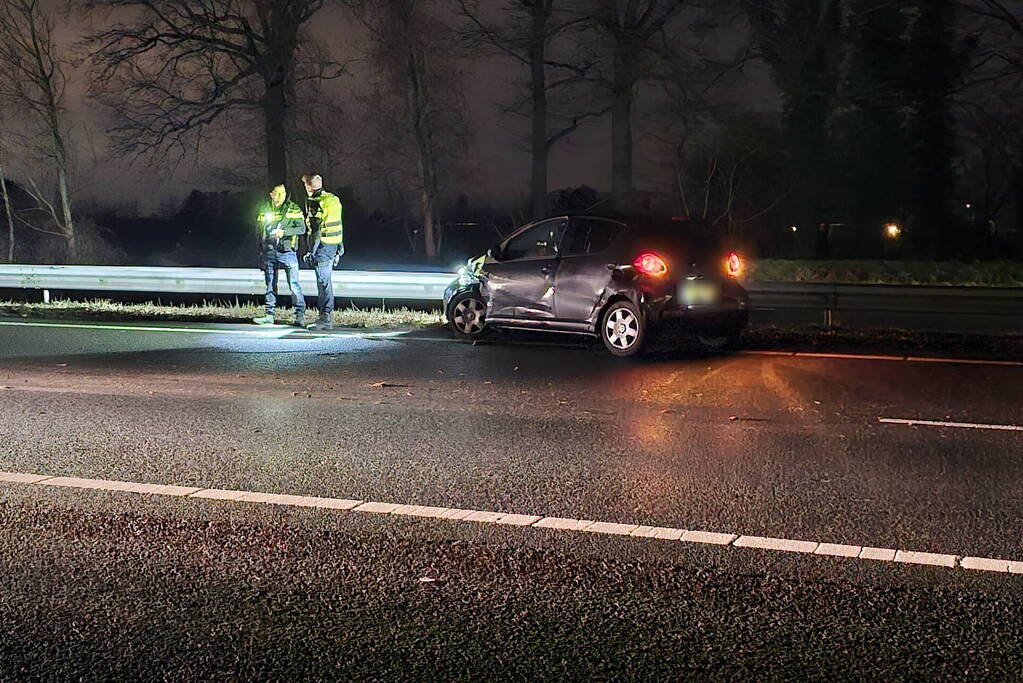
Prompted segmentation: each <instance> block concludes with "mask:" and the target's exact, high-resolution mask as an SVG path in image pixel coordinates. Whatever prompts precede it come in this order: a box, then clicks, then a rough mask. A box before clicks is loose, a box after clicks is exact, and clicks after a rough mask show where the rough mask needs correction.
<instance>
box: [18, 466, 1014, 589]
mask: <svg viewBox="0 0 1023 683" xmlns="http://www.w3.org/2000/svg"><path fill="white" fill-rule="evenodd" d="M0 482H6V483H10V484H25V485H29V486H32V485H40V486H53V487H63V488H77V489H90V490H95V491H111V492H118V493H138V494H150V495H157V496H177V497H188V498H198V499H206V500H214V501H223V502H236V503H249V504H257V505H284V506H293V507H306V508H323V509H327V510H344V511H352V512H364V513H369V514H378V515H407V516H412V517H425V518H432V519H443V520H451V521H464V522H477V523H480V524H504V525H509V526H521V527H527V526H528V527H534V528H537V529H549V530H552V531H567V532H579V531H583V532H587V533H593V534H610V535H616V536H632V537H635V538H650V539H655V540H662V541H677V542H680V543H703V544H710V545H718V546H728V547H733V548H751V549H757V550H763V551H773V552H785V553H800V554H813V555H818V556H827V557H841V558H857V559H860V560H873V561H877V562H899V563H903V564H918V565H929V566H933V567H944V568H946V569H972V570H976V571H986V572H998V573H1002V574H1023V561H1015V560H1003V559H998V558H991V557H973V556H960V555H951V554H944V553H932V552H922V551H918V550H897V549H894V548H873V547H870V546H859V545H846V544H841V543H827V542H821V541H806V540H794V539H790V538H770V537H764V536H744V535H740V534H729V533H719V532H711V531H693V530H688V529H676V528H673V527H661V526H647V525H640V524H621V523H617V522H601V521H595V520H591V519H572V518H566V517H542V516H540V515H528V514H515V513H507V512H493V511H488V510H463V509H456V508H448V507H440V506H429V505H410V504H401V503H381V502H374V501H362V500H351V499H347V498H320V497H318V496H301V495H290V494H284V493H262V492H259V491H241V490H235V489H204V488H198V487H194V486H174V485H167V484H144V483H138V482H131V481H111V480H107V479H88V478H80V477H53V476H48V475H45V474H31V473H26V472H0Z"/></svg>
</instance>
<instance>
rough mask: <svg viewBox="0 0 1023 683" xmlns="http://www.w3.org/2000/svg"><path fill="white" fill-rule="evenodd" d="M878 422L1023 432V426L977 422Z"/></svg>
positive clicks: (888, 420) (904, 420)
mask: <svg viewBox="0 0 1023 683" xmlns="http://www.w3.org/2000/svg"><path fill="white" fill-rule="evenodd" d="M878 421H879V422H881V423H883V424H892V425H906V426H910V427H914V426H923V427H951V428H956V429H990V430H995V431H1001V432H1023V426H1019V425H991V424H978V423H975V422H941V421H938V420H907V419H904V418H895V417H879V418H878Z"/></svg>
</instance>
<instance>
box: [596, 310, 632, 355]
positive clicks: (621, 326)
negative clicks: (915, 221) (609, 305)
mask: <svg viewBox="0 0 1023 683" xmlns="http://www.w3.org/2000/svg"><path fill="white" fill-rule="evenodd" d="M604 335H605V336H606V338H607V341H608V343H609V344H611V346H613V347H615V348H616V349H620V350H622V351H624V350H626V349H629V348H631V347H632V346H633V345H634V344H635V343H636V340H637V339H639V320H638V319H637V318H636V316H635V315H633V313H632V311H630V310H629V309H627V308H619V309H616V310H615V311H613V312H612V313H611V315H609V316H608V317H607V322H606V323H605V324H604Z"/></svg>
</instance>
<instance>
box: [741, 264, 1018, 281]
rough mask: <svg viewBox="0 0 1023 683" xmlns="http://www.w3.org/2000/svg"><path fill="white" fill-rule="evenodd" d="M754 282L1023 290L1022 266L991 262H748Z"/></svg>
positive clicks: (750, 275) (751, 278) (750, 276)
mask: <svg viewBox="0 0 1023 683" xmlns="http://www.w3.org/2000/svg"><path fill="white" fill-rule="evenodd" d="M748 277H749V279H750V280H751V281H753V282H841V283H847V284H899V285H958V286H975V287H1023V262H1019V261H991V262H977V263H963V262H958V261H786V260H777V259H764V260H762V261H756V260H754V261H751V263H750V264H749V273H748Z"/></svg>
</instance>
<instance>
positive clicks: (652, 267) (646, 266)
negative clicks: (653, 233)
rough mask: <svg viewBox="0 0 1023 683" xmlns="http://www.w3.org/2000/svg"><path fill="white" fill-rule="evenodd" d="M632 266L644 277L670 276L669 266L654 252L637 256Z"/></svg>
mask: <svg viewBox="0 0 1023 683" xmlns="http://www.w3.org/2000/svg"><path fill="white" fill-rule="evenodd" d="M632 265H633V266H634V267H635V268H636V270H638V271H639V272H641V273H642V274H643V275H650V276H651V277H663V276H665V275H667V274H668V264H667V263H665V262H664V259H662V258H661V257H660V256H658V255H657V254H655V253H654V252H652V251H647V252H643V253H642V254H640V255H639V256H637V257H636V260H635V261H633V262H632Z"/></svg>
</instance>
